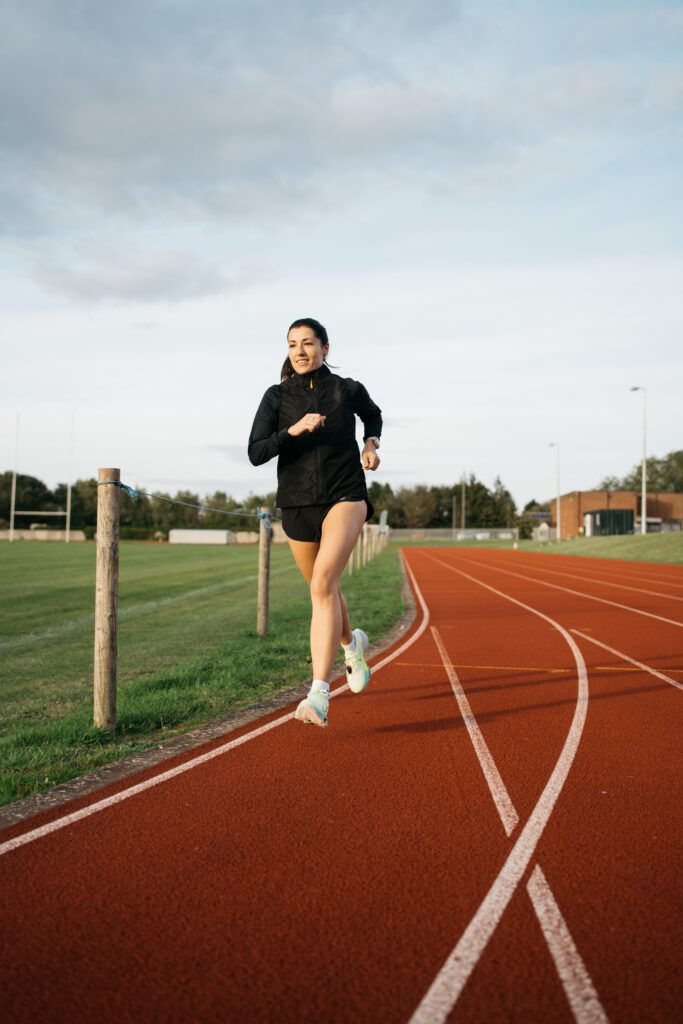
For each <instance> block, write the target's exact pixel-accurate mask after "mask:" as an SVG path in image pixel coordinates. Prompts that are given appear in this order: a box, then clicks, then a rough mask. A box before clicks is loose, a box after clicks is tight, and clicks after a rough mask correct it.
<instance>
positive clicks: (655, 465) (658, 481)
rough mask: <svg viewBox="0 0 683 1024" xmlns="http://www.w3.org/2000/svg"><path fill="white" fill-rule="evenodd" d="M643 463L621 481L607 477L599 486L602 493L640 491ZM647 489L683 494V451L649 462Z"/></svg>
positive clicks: (651, 458) (654, 458)
mask: <svg viewBox="0 0 683 1024" xmlns="http://www.w3.org/2000/svg"><path fill="white" fill-rule="evenodd" d="M641 473H642V463H640V462H638V463H636V465H635V466H634V467H633V469H632V470H631V472H630V473H627V474H626V476H625V477H622V478H621V479H620V478H619V477H617V476H607V477H605V479H604V480H603V481H602V483H601V484H599V485H598V490H601V491H639V490H640V488H641V483H642V476H641ZM647 488H648V490H649V491H674V492H676V493H678V494H681V493H683V450H681V449H679V450H678V451H673V452H669V453H668V455H664V456H662V457H661V458H658V457H657V456H656V455H653V456H651V457H650V458H648V460H647Z"/></svg>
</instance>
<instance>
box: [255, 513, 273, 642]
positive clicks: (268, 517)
mask: <svg viewBox="0 0 683 1024" xmlns="http://www.w3.org/2000/svg"><path fill="white" fill-rule="evenodd" d="M272 519H273V516H272V513H271V512H270V509H268V508H262V509H261V511H260V512H259V521H260V527H259V538H258V539H259V546H258V601H257V611H256V633H257V634H258V636H265V635H266V633H267V632H268V593H269V589H270V541H271V538H272V535H273V523H272Z"/></svg>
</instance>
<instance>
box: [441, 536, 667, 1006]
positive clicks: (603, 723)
mask: <svg viewBox="0 0 683 1024" xmlns="http://www.w3.org/2000/svg"><path fill="white" fill-rule="evenodd" d="M439 558H440V559H441V560H442V561H443V560H444V559H443V554H442V553H441V552H440V553H439ZM447 560H448V562H449V563H450V564H451V570H454V569H457V568H458V567H460V565H462V568H463V569H464V570H465V571H466V572H468V573H474V572H478V574H479V575H480V577H481V578H482V579H483V580H485V581H486V582H489V583H491V584H493V585H495V586H500V587H505V588H507V589H508V590H510V591H511V592H515V593H516V594H517V596H520V594H522V593H523V595H524V597H523V599H524V600H526V601H529V603H536V604H537V606H538V607H539V608H542V609H543V610H545V611H546V612H548V613H549V614H552V615H553V616H555V617H557V618H558V619H559V620H560V621H562V622H564V624H565V625H566V626H567V627H568V628H571V626H572V625H573V624H574V623H575V622H576V621H578V619H579V618H583V621H584V625H585V623H586V621H587V619H586V618H585V616H587V614H588V612H589V610H592V615H591V618H590V621H591V622H592V623H594V626H593V630H594V633H595V635H596V636H603V635H604V633H605V631H606V627H607V620H608V619H611V620H612V623H613V630H614V631H615V632H617V633H619V632H621V641H622V647H623V646H624V644H625V643H626V640H625V638H624V635H623V631H624V623H623V620H621V618H620V614H619V613H618V612H616V611H614V612H611V613H609V612H607V610H606V609H600V611H599V613H598V614H597V615H596V613H595V606H593V607H592V609H591V606H590V604H589V602H588V601H583V602H581V601H580V600H579V599H578V598H577V597H576V596H575V595H572V596H571V600H570V599H569V596H568V595H564V594H562V593H559V592H557V591H553V590H551V589H548V588H546V587H543V586H542V585H541V584H540V583H539V584H537V585H536V591H535V593H534V592H533V590H532V589H531V588H532V586H533V584H532V583H531V582H530V581H529V580H528V579H521V578H519V577H516V578H514V577H510V576H508V575H504V574H503V573H502V572H500V571H497V570H498V569H499V567H498V566H494V565H491V566H490V567H487V568H486V569H482V568H481V567H479V569H478V570H475V569H474V568H473V567H472V565H471V560H469V559H468V560H467V561H468V562H470V564H467V565H465V564H464V563H465V557H464V552H463V553H462V555H461V556H460V557H458V556H457V555H456V554H455V553H453V552H449V553H448V556H447ZM634 622H635V623H637V628H634V626H633V623H634ZM628 626H629V629H628V643H629V649H630V650H637V649H638V644H639V643H642V644H643V645H645V646H646V648H647V649H649V648H650V643H651V641H650V639H649V633H650V631H651V623H650V622H649V621H648V620H645V619H634V620H630V619H629V622H628ZM667 628H668V627H667ZM664 629H665V627H663V626H662V627H661V630H660V632H662V631H664ZM672 637H673V638H674V640H673V642H672V647H671V650H672V652H676V651H680V638H679V633H678V631H677V630H675V629H674V628H670V629H669V640H670V641H671V640H672ZM582 647H583V650H584V654H585V656H586V660H587V662H588V664H589V675H590V678H591V705H590V712H589V715H588V719H587V725H586V732H585V736H584V740H583V742H582V746H581V748H580V750H579V753H578V755H577V764H576V769H575V771H574V772H573V773H572V774H571V775H570V777H569V779H568V782H567V786H566V787H565V791H564V792H563V796H562V799H561V801H560V802H559V803H558V807H557V808H556V811H555V814H554V817H553V820H552V822H551V827H549V828H548V829H546V831H545V832H544V834H543V836H542V838H541V841H540V843H539V848H538V857H539V862H540V863H542V864H543V866H544V868H546V865H547V864H549V865H550V870H549V871H547V873H548V877H549V880H550V881H551V883H552V888H553V892H554V893H555V896H556V897H557V899H558V902H559V905H560V906H561V907H562V908H563V909H564V908H565V907H566V908H568V909H569V915H568V925H569V928H570V931H571V934H572V935H573V936H574V938H575V940H576V942H577V947H578V948H579V950H580V951H581V952H582V954H583V953H585V952H587V953H588V955H589V957H590V964H591V977H592V978H593V980H594V981H595V982H596V985H597V988H598V991H599V992H600V995H601V997H602V998H603V999H604V1002H605V1006H606V1009H607V1010H608V1013H609V1016H610V1019H613V1020H625V1021H634V1022H635V1021H639V1020H643V1019H647V1020H648V1021H650V1020H652V1021H662V1022H663V1021H668V1020H671V1019H673V1018H674V1017H675V1014H676V1012H677V1011H676V1009H675V1007H676V1006H677V1005H678V1003H679V1001H680V996H681V992H680V982H676V980H675V972H676V968H675V963H674V961H675V954H674V955H673V959H672V951H671V948H670V942H671V940H670V938H669V936H671V935H672V934H673V935H675V934H680V924H677V923H676V914H675V911H674V909H673V906H672V900H673V904H674V905H675V903H676V899H677V897H678V898H679V897H680V882H679V880H678V876H677V873H676V870H675V865H676V864H677V851H676V835H677V834H679V832H680V806H681V799H680V798H681V795H682V794H681V786H680V771H679V767H680V755H679V756H678V757H676V752H680V717H681V715H680V708H681V705H680V694H678V693H677V692H676V690H674V689H673V688H672V687H671V686H670V685H668V684H666V683H664V682H661V683H659V682H658V681H657V680H655V679H653V678H652V676H650V675H649V674H647V673H645V672H643V673H642V674H639V673H638V672H637V671H636V672H634V671H633V667H632V666H627V665H624V671H623V673H622V674H620V673H619V671H618V666H615V671H613V672H610V673H604V672H601V673H598V672H593V671H591V663H592V662H593V661H594V660H595V658H596V656H597V658H600V659H601V660H602V652H600V651H599V650H597V649H596V648H595V647H593V646H592V645H591V644H588V643H584V644H582ZM449 650H450V653H451V657H452V658H453V660H454V661H457V660H458V659H459V658H461V654H460V651H459V650H454V649H453V647H452V645H449ZM591 652H593V653H591ZM462 660H463V661H464V660H465V658H464V657H462ZM643 660H644V661H647V658H645V657H644V656H643ZM462 675H463V680H464V682H463V685H464V686H465V689H466V690H467V691H468V673H467V671H464V672H463V673H462ZM468 692H469V691H468ZM482 729H483V731H484V734H485V735H487V732H486V726H485V725H484V723H482ZM503 777H504V778H505V779H506V781H507V776H506V775H505V773H503ZM577 823H581V827H580V830H577ZM548 851H550V858H551V859H550V860H549V861H548V860H547V854H548ZM582 893H583V894H585V895H582ZM577 911H579V912H578V913H577ZM603 911H604V914H603ZM615 947H616V950H617V954H616V955H615ZM638 963H642V964H643V965H644V969H643V970H639V969H638V968H637V967H636V965H637V964H638ZM489 966H490V959H487V960H483V961H482V972H481V973H482V975H486V973H487V972H488V971H489ZM626 974H628V979H626V977H625V975H626ZM474 980H475V978H474V977H473V982H474ZM490 983H491V984H493V983H494V981H493V976H492V975H490ZM465 995H466V993H465ZM644 999H649V1000H650V1002H649V1003H648V1005H647V1009H644V1008H643V1000H644ZM459 1006H460V1004H459ZM454 1019H458V1018H457V1015H456V1017H455V1018H454Z"/></svg>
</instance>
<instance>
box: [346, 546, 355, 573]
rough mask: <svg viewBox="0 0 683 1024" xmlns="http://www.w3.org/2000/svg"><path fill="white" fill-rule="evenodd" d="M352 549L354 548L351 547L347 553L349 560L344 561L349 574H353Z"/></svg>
mask: <svg viewBox="0 0 683 1024" xmlns="http://www.w3.org/2000/svg"><path fill="white" fill-rule="evenodd" d="M353 550H354V549H353V548H351V554H350V555H349V560H348V562H347V563H346V568H347V569H348V571H349V576H353Z"/></svg>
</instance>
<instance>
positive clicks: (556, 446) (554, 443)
mask: <svg viewBox="0 0 683 1024" xmlns="http://www.w3.org/2000/svg"><path fill="white" fill-rule="evenodd" d="M548 447H549V448H554V449H555V456H556V468H557V516H556V519H557V537H556V538H555V539H556V540H562V513H561V512H560V446H559V444H558V443H557V441H551V442H550V444H549V445H548Z"/></svg>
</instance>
